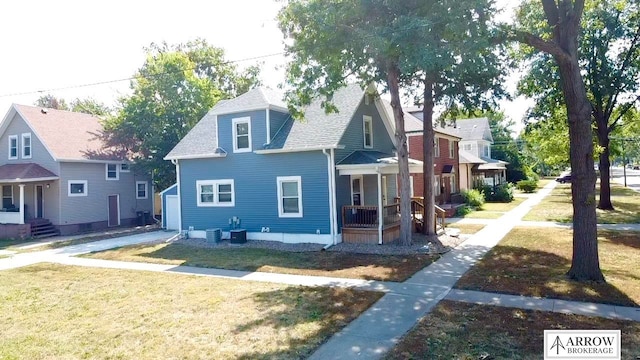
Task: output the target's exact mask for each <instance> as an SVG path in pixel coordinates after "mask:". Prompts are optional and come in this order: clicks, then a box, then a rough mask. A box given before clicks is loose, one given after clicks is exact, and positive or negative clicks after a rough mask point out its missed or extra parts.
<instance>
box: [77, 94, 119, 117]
mask: <svg viewBox="0 0 640 360" xmlns="http://www.w3.org/2000/svg"><path fill="white" fill-rule="evenodd" d="M71 111H75V112H81V113H85V114H91V115H95V116H105V115H108V114H109V113H110V111H111V109H109V107H108V106H106V105H105V104H104V103H102V102H99V101H97V100H95V99H93V98H85V99H80V98H77V99H75V100H73V101H72V102H71Z"/></svg>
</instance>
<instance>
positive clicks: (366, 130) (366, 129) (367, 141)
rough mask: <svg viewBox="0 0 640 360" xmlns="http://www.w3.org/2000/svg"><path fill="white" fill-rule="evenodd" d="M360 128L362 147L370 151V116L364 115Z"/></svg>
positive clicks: (371, 120) (371, 121)
mask: <svg viewBox="0 0 640 360" xmlns="http://www.w3.org/2000/svg"><path fill="white" fill-rule="evenodd" d="M362 127H363V132H364V147H365V148H367V149H371V148H372V147H373V119H372V118H371V116H367V115H364V116H363V117H362Z"/></svg>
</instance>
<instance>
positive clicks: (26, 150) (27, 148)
mask: <svg viewBox="0 0 640 360" xmlns="http://www.w3.org/2000/svg"><path fill="white" fill-rule="evenodd" d="M22 158H23V159H31V133H26V134H22Z"/></svg>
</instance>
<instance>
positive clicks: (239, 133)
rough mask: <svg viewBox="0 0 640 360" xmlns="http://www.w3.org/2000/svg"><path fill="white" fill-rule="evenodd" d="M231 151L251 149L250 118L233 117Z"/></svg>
mask: <svg viewBox="0 0 640 360" xmlns="http://www.w3.org/2000/svg"><path fill="white" fill-rule="evenodd" d="M232 123H233V152H236V153H238V152H249V151H251V118H249V117H242V118H237V119H233V121H232Z"/></svg>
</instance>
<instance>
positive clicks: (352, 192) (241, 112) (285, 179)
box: [163, 85, 422, 244]
mask: <svg viewBox="0 0 640 360" xmlns="http://www.w3.org/2000/svg"><path fill="white" fill-rule="evenodd" d="M331 101H332V103H333V104H334V105H335V106H336V108H337V109H338V112H337V113H330V114H327V113H326V112H325V109H324V108H323V107H322V106H321V101H320V100H317V101H315V102H313V103H312V104H311V105H310V106H308V107H307V108H306V109H304V119H301V120H296V119H293V118H292V117H291V116H290V115H289V112H288V109H287V105H286V104H285V103H284V102H283V101H282V95H281V94H279V93H277V92H275V91H273V90H270V89H253V90H251V91H249V92H247V93H245V94H243V95H240V96H238V97H237V98H234V99H230V100H227V101H224V102H221V103H218V104H216V106H215V107H213V108H212V109H211V110H210V111H209V112H208V113H207V114H206V115H205V116H204V117H203V118H202V119H201V120H200V122H198V124H196V126H195V127H194V128H193V129H192V130H191V131H190V132H189V133H188V134H187V135H186V136H185V137H184V138H183V139H182V140H181V141H180V142H179V143H178V144H177V145H176V146H175V147H174V148H173V150H171V152H170V153H169V154H168V155H167V156H166V157H165V159H166V160H171V161H172V162H173V163H174V164H175V166H176V170H177V171H176V172H177V184H176V188H175V189H173V188H169V189H167V192H166V193H165V194H166V195H165V197H166V198H167V200H165V201H164V203H165V206H167V205H166V204H169V203H170V202H174V200H173V199H174V198H173V197H174V196H176V197H177V198H175V206H176V209H166V208H165V209H163V214H169V213H170V214H176V216H178V219H177V221H176V222H175V223H176V226H177V228H178V229H179V230H183V231H188V233H189V236H190V237H205V235H206V234H207V233H206V230H209V229H221V230H222V232H223V233H224V235H223V236H229V233H230V230H231V227H232V225H230V224H237V225H238V227H240V228H242V229H244V230H246V235H247V238H249V239H254V240H276V241H283V242H296V243H297V242H313V243H322V244H336V243H338V242H341V241H345V242H368V243H376V244H377V243H384V242H388V241H391V240H394V239H395V238H397V236H398V234H399V214H398V209H399V207H398V204H396V203H395V202H394V198H395V197H396V196H397V185H396V179H397V175H396V174H397V173H398V165H397V158H395V145H394V136H393V133H394V131H393V124H392V121H391V120H390V119H391V118H392V117H391V116H392V115H391V114H389V113H387V111H386V110H385V106H384V105H383V103H382V102H381V99H380V98H379V96H378V95H377V94H375V88H373V87H370V88H369V89H368V90H367V91H365V90H363V89H361V88H360V87H359V86H358V85H349V86H347V87H345V88H342V89H340V90H338V91H337V92H336V93H335V94H334V95H333V97H332V99H331ZM411 168H412V172H422V163H421V162H419V161H411ZM170 191H171V192H173V191H175V195H173V194H170V193H169V192H170ZM167 210H169V211H167ZM171 219H173V218H171ZM169 223H173V221H169V217H167V224H166V226H167V227H170V225H169Z"/></svg>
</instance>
